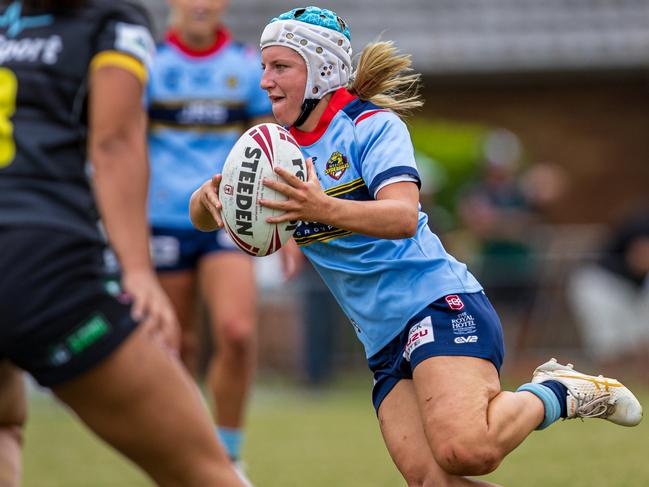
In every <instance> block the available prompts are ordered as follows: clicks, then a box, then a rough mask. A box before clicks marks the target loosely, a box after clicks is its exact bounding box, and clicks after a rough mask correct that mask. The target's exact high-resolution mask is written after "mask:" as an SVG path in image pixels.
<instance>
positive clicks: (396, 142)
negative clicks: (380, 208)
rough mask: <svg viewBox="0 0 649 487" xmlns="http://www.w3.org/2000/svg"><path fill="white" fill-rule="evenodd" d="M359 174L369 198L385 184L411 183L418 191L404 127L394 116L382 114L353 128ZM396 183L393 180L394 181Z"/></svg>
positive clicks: (419, 181) (412, 154) (411, 149)
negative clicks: (390, 182)
mask: <svg viewBox="0 0 649 487" xmlns="http://www.w3.org/2000/svg"><path fill="white" fill-rule="evenodd" d="M356 136H357V140H358V142H359V160H360V166H361V167H360V171H361V175H362V176H363V179H364V180H365V184H366V185H367V187H368V188H369V191H370V194H372V195H375V194H376V192H377V191H378V189H379V188H381V187H382V186H384V184H383V183H384V182H386V181H388V180H390V179H393V178H398V179H397V180H403V181H413V182H415V183H416V184H417V186H418V187H421V178H420V177H419V171H418V170H417V164H416V162H415V154H414V149H413V147H412V142H411V140H410V133H409V132H408V128H407V127H406V124H404V123H403V122H402V121H401V120H400V119H399V117H397V116H396V115H395V114H394V113H391V112H387V111H381V112H377V113H375V114H373V115H372V116H370V117H368V118H366V119H364V120H361V121H360V122H358V124H357V125H356ZM395 181H396V180H395Z"/></svg>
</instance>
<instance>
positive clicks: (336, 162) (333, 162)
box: [325, 152, 349, 181]
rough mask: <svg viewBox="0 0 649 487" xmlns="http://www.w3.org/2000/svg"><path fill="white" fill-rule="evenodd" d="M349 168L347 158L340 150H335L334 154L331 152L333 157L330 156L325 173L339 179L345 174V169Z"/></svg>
mask: <svg viewBox="0 0 649 487" xmlns="http://www.w3.org/2000/svg"><path fill="white" fill-rule="evenodd" d="M347 169H349V162H348V161H347V158H346V157H345V156H343V155H342V154H341V153H340V152H334V153H333V154H331V157H329V160H328V161H327V165H326V166H325V173H326V174H327V176H330V177H332V178H334V179H335V180H336V181H338V180H339V179H340V178H341V177H342V176H343V174H345V171H346V170H347Z"/></svg>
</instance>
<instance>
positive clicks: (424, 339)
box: [403, 316, 435, 362]
mask: <svg viewBox="0 0 649 487" xmlns="http://www.w3.org/2000/svg"><path fill="white" fill-rule="evenodd" d="M434 341H435V334H434V333H433V320H432V319H431V317H430V316H426V318H424V319H423V320H421V321H420V322H419V323H417V324H416V325H415V326H413V327H412V328H410V332H408V343H407V344H406V348H405V349H404V351H403V358H405V359H406V360H407V361H408V362H410V355H411V354H412V352H413V351H414V350H415V349H416V348H417V347H420V346H422V345H423V344H424V343H431V342H434Z"/></svg>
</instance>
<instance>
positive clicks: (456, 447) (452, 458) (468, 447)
mask: <svg viewBox="0 0 649 487" xmlns="http://www.w3.org/2000/svg"><path fill="white" fill-rule="evenodd" d="M433 454H434V456H435V460H436V461H437V463H438V464H439V466H440V467H442V468H443V469H444V470H445V471H446V472H448V473H450V474H452V475H462V476H464V475H469V476H472V475H486V474H488V473H491V472H493V471H494V470H496V468H498V465H500V462H501V461H502V454H501V453H500V452H499V451H498V450H497V448H495V447H493V446H491V445H488V444H486V442H485V441H476V440H462V439H453V440H451V441H447V442H445V443H444V444H443V445H440V446H439V447H437V448H435V449H434V450H433Z"/></svg>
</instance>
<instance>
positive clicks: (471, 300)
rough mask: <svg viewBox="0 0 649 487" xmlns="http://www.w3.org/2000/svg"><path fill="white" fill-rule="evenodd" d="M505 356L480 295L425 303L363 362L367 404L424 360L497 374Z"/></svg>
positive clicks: (498, 329)
mask: <svg viewBox="0 0 649 487" xmlns="http://www.w3.org/2000/svg"><path fill="white" fill-rule="evenodd" d="M504 354H505V345H504V342H503V332H502V327H501V325H500V319H499V318H498V315H497V314H496V311H495V310H494V308H493V306H491V303H490V302H489V300H488V299H487V296H485V294H484V293H483V292H479V293H471V294H450V295H448V296H444V297H443V298H440V299H438V300H437V301H435V302H434V303H432V304H429V305H428V306H427V307H426V308H424V309H423V310H422V311H420V312H419V313H417V314H416V315H415V316H414V317H413V318H412V319H410V321H408V323H407V324H406V326H405V328H404V329H403V331H402V332H401V333H400V334H399V335H397V336H396V337H395V338H394V339H393V340H392V341H391V342H390V343H388V344H387V345H386V346H385V347H383V348H382V349H381V351H379V352H378V353H376V354H374V355H372V356H371V357H370V358H369V359H368V364H369V367H370V370H371V371H372V372H373V373H374V387H373V389H372V402H373V403H374V408H375V409H376V410H377V411H378V410H379V406H380V405H381V402H382V401H383V399H385V397H386V396H387V395H388V393H389V392H390V391H391V390H392V388H393V387H394V386H395V385H396V384H397V382H399V381H400V380H402V379H412V371H413V370H415V367H417V365H419V364H420V363H421V362H423V361H424V360H426V359H427V358H429V357H438V356H449V355H451V356H463V357H478V358H483V359H486V360H489V361H491V362H492V363H493V364H494V366H495V367H496V369H497V370H498V371H500V367H501V366H502V363H503V357H504Z"/></svg>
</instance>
